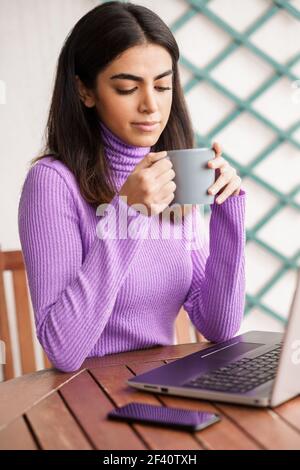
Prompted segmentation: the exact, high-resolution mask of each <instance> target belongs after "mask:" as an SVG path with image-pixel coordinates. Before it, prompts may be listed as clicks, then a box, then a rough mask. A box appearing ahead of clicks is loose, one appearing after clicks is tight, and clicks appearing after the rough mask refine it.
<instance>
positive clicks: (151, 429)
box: [90, 363, 202, 450]
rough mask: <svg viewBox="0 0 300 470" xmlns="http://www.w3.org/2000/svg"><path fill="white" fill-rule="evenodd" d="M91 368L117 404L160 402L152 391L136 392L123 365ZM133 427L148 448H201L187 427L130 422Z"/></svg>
mask: <svg viewBox="0 0 300 470" xmlns="http://www.w3.org/2000/svg"><path fill="white" fill-rule="evenodd" d="M160 364H161V363H160ZM90 372H91V373H92V375H93V376H94V377H95V379H96V380H97V381H98V383H99V384H100V385H101V387H103V389H104V390H105V392H106V393H107V394H108V395H109V397H110V398H111V399H112V400H113V401H114V403H115V405H116V406H123V405H126V404H128V403H131V402H134V401H138V402H140V403H148V404H153V405H160V406H161V403H160V402H159V401H158V400H157V398H156V397H154V396H153V395H151V394H147V393H143V392H137V391H136V390H134V389H131V388H130V387H128V386H127V385H126V380H127V379H129V378H131V377H132V376H133V374H132V373H131V372H130V371H129V370H128V369H127V368H126V366H124V365H118V366H112V367H105V368H93V369H91V371H90ZM132 427H133V428H134V429H135V430H136V432H137V433H138V434H139V435H140V436H141V439H142V440H143V441H144V442H146V444H147V446H148V447H149V448H150V449H159V450H167V449H168V450H170V449H172V450H175V449H176V450H179V449H181V450H182V449H186V450H195V449H197V450H199V449H202V446H201V444H200V443H198V442H197V440H196V439H195V438H194V437H193V435H192V434H191V433H188V432H186V431H181V430H176V429H171V428H159V427H157V426H153V425H150V424H132Z"/></svg>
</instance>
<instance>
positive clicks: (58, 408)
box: [26, 392, 93, 450]
mask: <svg viewBox="0 0 300 470" xmlns="http://www.w3.org/2000/svg"><path fill="white" fill-rule="evenodd" d="M26 416H27V419H28V421H29V422H30V425H31V427H32V429H33V432H34V434H35V436H36V438H37V440H38V442H39V444H40V446H41V448H42V449H45V450H52V449H59V450H67V449H78V450H88V449H92V448H93V447H92V446H91V444H90V443H89V441H88V439H87V438H86V437H85V435H84V434H83V433H82V430H81V428H80V427H79V426H78V424H77V422H76V421H75V419H74V418H73V416H72V415H71V413H70V412H69V410H68V409H67V407H66V406H65V404H64V402H63V400H62V398H61V397H60V396H59V394H58V392H55V393H53V394H52V395H50V396H48V397H46V398H44V399H43V400H42V401H40V402H39V403H38V404H37V405H35V406H34V407H33V408H31V409H30V410H29V411H28V412H27V413H26Z"/></svg>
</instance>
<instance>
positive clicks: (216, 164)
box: [208, 157, 229, 168]
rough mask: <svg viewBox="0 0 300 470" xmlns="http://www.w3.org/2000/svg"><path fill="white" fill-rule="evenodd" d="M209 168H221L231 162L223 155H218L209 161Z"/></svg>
mask: <svg viewBox="0 0 300 470" xmlns="http://www.w3.org/2000/svg"><path fill="white" fill-rule="evenodd" d="M208 166H209V168H221V167H222V166H229V163H228V162H227V160H225V158H223V157H216V158H214V159H213V160H209V161H208Z"/></svg>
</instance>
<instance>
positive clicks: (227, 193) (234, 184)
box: [216, 176, 241, 204]
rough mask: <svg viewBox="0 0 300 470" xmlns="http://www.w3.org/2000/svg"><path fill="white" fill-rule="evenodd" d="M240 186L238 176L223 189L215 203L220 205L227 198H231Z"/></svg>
mask: <svg viewBox="0 0 300 470" xmlns="http://www.w3.org/2000/svg"><path fill="white" fill-rule="evenodd" d="M240 184H241V178H240V177H239V176H238V177H237V178H235V179H234V180H233V181H231V182H230V183H229V184H228V185H227V186H226V188H225V189H224V191H222V193H221V194H219V196H218V197H217V199H216V203H217V204H222V203H223V202H224V201H226V199H228V198H229V196H231V195H232V194H233V193H234V192H235V191H236V190H237V188H239V186H240Z"/></svg>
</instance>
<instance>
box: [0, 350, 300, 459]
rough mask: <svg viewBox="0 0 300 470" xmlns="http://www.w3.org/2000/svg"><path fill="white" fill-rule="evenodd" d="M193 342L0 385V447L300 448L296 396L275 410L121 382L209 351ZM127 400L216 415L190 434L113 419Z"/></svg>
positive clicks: (299, 403)
mask: <svg viewBox="0 0 300 470" xmlns="http://www.w3.org/2000/svg"><path fill="white" fill-rule="evenodd" d="M208 345H209V343H192V344H184V345H176V346H167V347H157V348H152V349H148V350H142V351H141V350H140V351H132V352H128V353H123V354H114V355H110V356H106V357H104V358H97V359H88V360H87V361H85V363H84V364H83V367H82V368H81V369H80V370H79V371H78V372H75V373H67V374H65V373H61V372H58V371H56V370H54V369H46V370H43V371H38V372H36V373H33V374H27V375H24V376H22V377H19V378H16V379H12V380H9V381H7V382H3V383H1V384H0V449H105V450H114V449H120V450H124V449H135V450H139V449H145V450H149V449H152V450H170V449H172V450H177V449H185V450H196V449H197V450H201V449H300V398H296V399H294V400H291V401H289V402H287V403H285V404H283V405H281V406H279V407H277V408H276V409H274V410H270V409H255V408H251V407H245V406H235V405H227V404H224V403H223V404H222V403H211V402H207V401H201V400H196V399H188V398H182V397H172V396H166V395H154V394H152V393H148V392H145V393H144V392H140V391H137V390H134V389H132V388H130V387H128V386H127V385H126V380H127V379H128V378H130V377H132V375H134V374H139V373H142V372H145V371H147V370H149V369H152V368H154V367H159V366H160V365H162V364H163V363H167V362H168V361H172V360H174V359H176V358H179V357H183V356H185V355H187V354H191V353H193V352H196V351H198V350H201V349H203V348H205V347H207V346H208ZM132 401H139V402H143V403H150V404H156V405H157V404H158V405H162V404H163V405H166V406H174V407H182V408H189V409H203V410H206V411H213V412H217V413H219V414H220V415H221V416H222V420H221V422H219V423H217V424H214V425H213V426H211V427H208V428H207V429H205V430H203V431H198V432H195V433H190V432H186V431H181V430H173V429H167V428H158V427H155V426H152V425H148V424H147V425H146V424H133V425H129V424H127V423H124V422H116V421H110V420H108V419H107V418H106V415H107V413H108V412H109V411H110V410H112V409H113V408H114V407H115V406H122V405H124V404H127V403H130V402H132Z"/></svg>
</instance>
